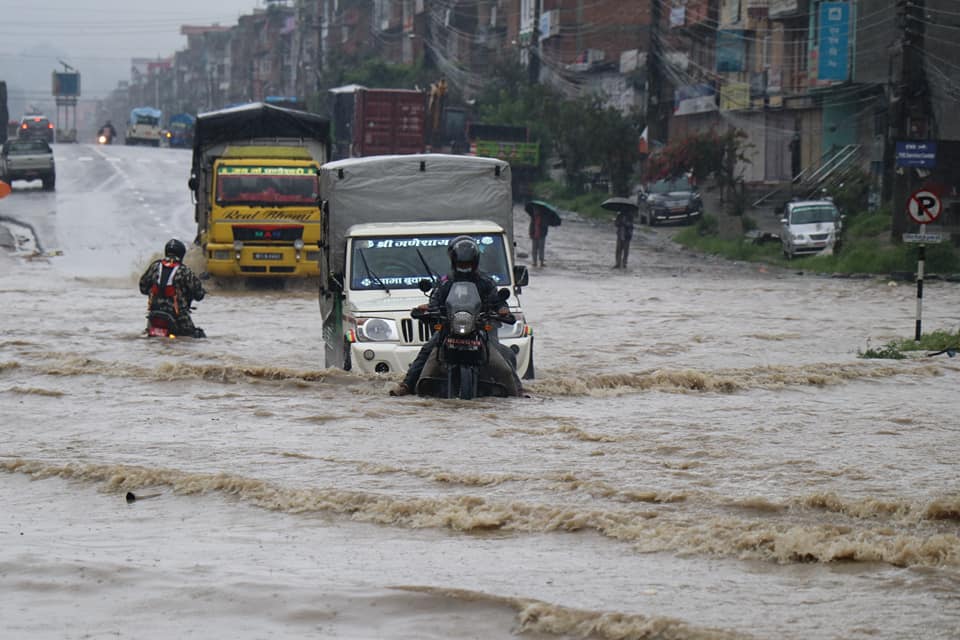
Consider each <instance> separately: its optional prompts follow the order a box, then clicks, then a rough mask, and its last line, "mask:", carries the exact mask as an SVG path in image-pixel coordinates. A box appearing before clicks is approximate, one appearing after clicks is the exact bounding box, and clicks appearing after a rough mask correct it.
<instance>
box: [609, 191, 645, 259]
mask: <svg viewBox="0 0 960 640" xmlns="http://www.w3.org/2000/svg"><path fill="white" fill-rule="evenodd" d="M600 206H601V207H603V208H604V209H606V210H607V211H615V212H616V213H617V218H616V220H614V225H615V226H616V228H617V249H616V264H614V265H613V268H614V269H626V268H627V256H628V255H629V254H630V240H632V239H633V223H634V221H635V220H636V216H637V212H638V211H639V210H640V207H639V206H637V203H636V202H634V201H633V200H631V199H630V198H608V199H607V200H604V201H603V202H602V203H600Z"/></svg>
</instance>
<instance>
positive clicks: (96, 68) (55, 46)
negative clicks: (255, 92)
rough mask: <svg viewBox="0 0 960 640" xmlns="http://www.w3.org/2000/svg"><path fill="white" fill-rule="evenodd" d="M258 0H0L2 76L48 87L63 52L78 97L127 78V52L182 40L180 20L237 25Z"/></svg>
mask: <svg viewBox="0 0 960 640" xmlns="http://www.w3.org/2000/svg"><path fill="white" fill-rule="evenodd" d="M262 5H263V2H262V0H157V1H156V2H145V1H144V0H0V80H7V82H8V84H9V85H13V87H12V88H14V87H16V88H19V89H21V90H22V91H25V92H27V94H28V95H30V96H33V95H36V96H37V98H38V99H39V98H40V97H41V96H49V95H50V82H51V81H50V72H51V71H53V70H54V69H57V70H60V71H62V70H63V67H62V66H61V65H60V64H59V63H58V58H60V57H62V59H63V60H64V61H65V62H67V63H68V64H70V65H71V66H73V67H75V68H76V69H78V70H79V71H80V74H81V81H82V94H83V98H87V99H89V98H93V97H98V96H102V95H104V94H105V93H107V92H108V91H110V90H111V89H112V88H114V87H115V86H116V84H117V82H118V81H120V80H126V79H128V78H129V75H130V74H129V69H130V59H131V58H134V57H157V56H162V57H166V56H169V55H171V54H173V53H174V52H175V51H177V50H178V49H182V48H184V47H185V46H186V37H184V36H182V35H180V26H181V25H183V24H213V23H220V24H222V25H228V26H229V25H234V24H236V23H237V18H238V17H239V16H240V15H242V14H247V13H252V11H253V9H254V8H255V7H260V6H262Z"/></svg>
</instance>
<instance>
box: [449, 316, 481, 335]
mask: <svg viewBox="0 0 960 640" xmlns="http://www.w3.org/2000/svg"><path fill="white" fill-rule="evenodd" d="M475 326H476V321H475V320H474V319H473V314H472V313H468V312H466V311H457V312H456V313H455V314H453V320H451V321H450V329H451V330H452V331H453V332H454V333H456V334H457V335H461V336H465V335H467V334H469V333H472V332H473V328H474V327H475Z"/></svg>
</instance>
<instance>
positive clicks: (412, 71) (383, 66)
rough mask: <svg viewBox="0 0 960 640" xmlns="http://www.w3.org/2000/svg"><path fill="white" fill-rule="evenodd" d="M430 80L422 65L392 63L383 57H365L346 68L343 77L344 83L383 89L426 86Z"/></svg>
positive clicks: (433, 73)
mask: <svg viewBox="0 0 960 640" xmlns="http://www.w3.org/2000/svg"><path fill="white" fill-rule="evenodd" d="M431 74H432V75H435V72H431ZM429 81H430V78H429V77H428V73H427V72H425V70H424V68H423V66H422V65H405V64H392V63H390V62H387V61H385V60H383V59H382V58H364V59H363V61H362V62H360V64H359V65H356V66H351V67H348V68H345V69H344V71H343V77H342V84H362V85H364V86H367V87H377V88H383V89H413V88H414V87H415V86H417V85H419V86H420V87H423V88H426V87H428V86H429Z"/></svg>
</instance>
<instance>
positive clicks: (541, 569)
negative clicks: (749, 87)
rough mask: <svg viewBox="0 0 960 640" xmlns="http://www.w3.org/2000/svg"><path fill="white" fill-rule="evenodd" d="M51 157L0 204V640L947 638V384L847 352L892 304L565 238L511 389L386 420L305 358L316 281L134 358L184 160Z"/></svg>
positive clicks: (220, 309)
mask: <svg viewBox="0 0 960 640" xmlns="http://www.w3.org/2000/svg"><path fill="white" fill-rule="evenodd" d="M55 151H56V154H57V169H58V174H59V175H58V189H57V192H56V193H46V192H43V191H41V190H40V189H39V183H36V185H37V188H35V189H34V188H31V185H29V184H27V183H16V184H15V187H16V190H15V191H14V193H13V195H11V196H10V197H8V198H6V199H4V200H0V216H2V217H3V219H4V220H6V221H7V222H5V223H4V224H5V226H6V227H7V228H9V229H11V230H12V231H13V232H14V235H15V236H16V237H17V238H18V239H19V240H18V249H19V250H14V251H12V252H0V267H2V276H0V300H2V302H3V304H2V307H0V326H2V328H3V334H2V338H0V417H2V419H0V472H2V473H0V504H2V505H3V517H2V518H0V543H2V544H0V620H3V626H4V628H5V630H6V631H5V634H4V635H5V636H9V637H11V638H27V637H29V638H31V639H42V638H50V639H54V638H56V639H60V638H98V637H117V636H118V637H137V638H157V639H161V638H171V637H189V636H194V637H230V638H238V639H260V638H304V637H316V638H356V639H367V638H391V639H392V638H411V639H412V638H417V639H423V638H438V639H439V638H483V639H493V638H511V637H524V638H538V639H539V638H577V637H593V638H610V639H620V638H665V639H666V638H670V639H681V640H684V639H696V638H711V639H717V638H724V639H725V638H769V639H784V638H788V639H805V640H806V639H810V638H818V639H821V638H824V639H841V638H843V639H850V638H853V639H855V638H864V639H871V640H873V639H883V640H887V639H890V640H893V639H902V638H924V639H947V638H960V537H958V524H960V482H958V479H960V473H958V463H957V461H958V459H960V419H958V417H957V407H958V403H957V400H956V389H957V388H958V386H960V363H958V362H957V360H955V359H949V358H946V357H945V356H938V357H936V358H926V357H917V358H912V359H908V360H903V361H893V360H864V359H861V358H859V357H858V351H862V350H864V349H866V348H867V347H868V346H875V347H876V346H881V345H883V344H884V343H886V342H887V341H889V340H891V339H894V338H901V337H905V336H910V335H912V332H913V322H914V317H913V314H914V311H915V301H914V296H915V290H914V288H913V287H912V286H911V285H895V284H893V283H889V282H887V281H886V280H884V279H868V280H849V279H831V278H822V277H814V276H810V275H797V274H796V273H794V272H787V271H780V270H774V269H772V268H771V269H767V268H763V267H759V266H758V265H746V264H734V263H728V262H724V261H721V260H718V259H714V258H708V257H703V256H696V255H693V254H690V253H688V252H685V251H683V250H681V249H678V248H676V247H675V246H674V245H672V244H671V243H670V242H669V238H668V235H669V230H668V229H663V228H657V229H656V230H654V231H651V230H649V229H638V233H637V236H636V237H635V239H634V244H633V248H632V251H631V267H630V269H629V270H628V271H626V272H621V271H615V270H611V269H610V266H611V265H612V264H613V253H614V237H613V229H612V225H610V226H609V227H608V226H605V225H597V224H593V223H589V222H585V221H582V220H579V219H577V218H576V217H575V216H568V217H567V218H565V219H564V222H563V225H562V226H561V227H559V228H554V229H553V230H551V233H550V236H549V237H548V239H547V245H546V264H547V266H546V267H545V268H542V269H540V268H538V269H535V270H532V274H531V284H530V286H529V287H527V288H525V290H524V293H523V296H522V302H523V305H524V310H525V312H526V314H527V316H528V318H529V321H530V322H531V323H532V324H533V326H534V331H535V336H536V342H535V358H536V370H537V379H536V380H534V381H530V383H529V385H528V390H529V393H530V396H531V397H529V398H524V399H510V400H500V401H497V400H482V401H477V402H469V403H467V402H459V401H438V400H426V399H418V398H390V397H388V396H387V389H388V388H389V387H390V386H391V385H392V384H393V383H394V382H396V379H394V378H378V377H375V376H361V375H358V374H355V373H346V372H342V371H336V370H330V369H325V368H324V366H323V362H322V357H323V356H322V354H323V348H322V343H321V340H320V322H319V314H318V304H317V299H316V292H315V290H314V289H312V288H310V287H309V286H304V287H299V288H295V289H294V290H288V291H249V290H244V289H242V288H241V287H234V286H217V285H215V284H211V287H210V289H211V290H210V293H209V295H208V296H207V298H206V299H204V300H203V301H202V302H201V303H199V304H198V305H197V306H198V307H199V308H198V310H197V311H196V312H195V313H194V319H195V321H196V322H197V324H198V325H199V326H202V327H204V328H205V329H206V331H207V334H208V335H209V336H210V338H209V339H208V340H203V341H200V340H198V341H192V340H186V339H178V340H168V341H158V340H148V339H145V338H143V337H142V329H143V314H144V306H145V298H144V297H143V296H140V295H139V292H138V291H137V286H136V281H137V278H138V277H139V275H140V273H141V271H142V270H143V269H144V268H145V267H146V265H147V263H148V262H149V260H150V259H151V258H152V257H155V256H156V254H158V253H159V251H160V249H161V247H162V246H163V243H164V242H165V241H166V240H167V239H168V238H169V237H171V236H177V237H179V238H181V239H183V240H184V241H187V242H189V241H190V240H192V238H193V236H194V233H195V229H194V225H193V209H192V205H191V204H190V200H189V194H188V192H187V189H186V180H187V174H188V171H189V164H190V156H189V152H184V151H178V150H169V149H139V148H126V147H107V148H95V147H91V146H86V145H58V146H57V147H56V148H55ZM525 218H526V216H525V214H524V213H523V212H522V210H518V214H517V220H516V222H517V226H516V229H517V232H518V236H517V237H518V239H519V241H520V249H521V250H522V251H526V250H527V249H529V247H528V242H527V240H526V237H525V236H526V234H525V230H526V219H525ZM10 220H14V221H15V222H10ZM31 230H33V231H35V232H36V238H30V237H29V236H30V235H31V233H32V231H31ZM34 245H39V246H40V247H41V248H42V249H43V250H44V251H46V252H49V253H54V252H60V253H61V255H50V256H49V257H33V258H31V257H29V254H30V250H31V247H33V246H34ZM191 257H194V258H195V256H190V255H188V262H190V258H191ZM797 262H798V264H802V261H797ZM958 325H960V285H957V284H950V283H941V282H935V281H934V282H928V283H927V286H926V292H925V297H924V328H925V330H927V331H932V330H935V329H948V330H951V331H955V330H956V328H957V326H958Z"/></svg>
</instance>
